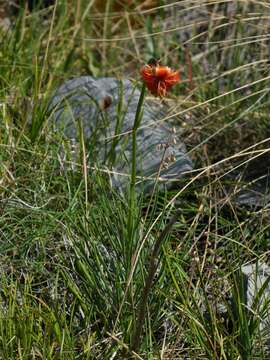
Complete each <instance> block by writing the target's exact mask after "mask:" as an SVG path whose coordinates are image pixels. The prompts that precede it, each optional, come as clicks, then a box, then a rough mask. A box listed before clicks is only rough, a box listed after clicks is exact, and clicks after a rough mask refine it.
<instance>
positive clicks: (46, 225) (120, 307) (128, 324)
mask: <svg viewBox="0 0 270 360" xmlns="http://www.w3.org/2000/svg"><path fill="white" fill-rule="evenodd" d="M107 3H108V5H107V6H106V7H105V8H103V7H102V4H101V3H100V2H98V1H91V2H88V1H84V0H81V1H77V2H75V3H74V2H71V1H61V0H58V1H56V2H55V5H52V6H50V7H48V8H40V7H37V8H36V9H34V10H33V11H32V12H30V11H28V9H27V7H24V8H21V9H20V11H19V12H18V14H17V15H16V16H14V17H11V26H10V28H9V29H2V28H1V29H0V39H1V44H2V46H1V51H0V65H1V66H0V84H1V87H0V103H1V104H0V105H1V106H0V160H1V161H0V174H1V177H0V189H1V191H0V214H1V216H0V259H1V267H0V269H1V287H0V358H2V359H114V358H115V359H121V358H135V359H136V358H137V359H188V358H192V359H256V358H257V359H267V358H269V346H268V345H267V341H268V340H269V339H268V330H269V325H268V324H267V325H266V326H265V327H262V326H261V318H264V317H265V314H266V313H267V311H268V305H269V304H268V299H264V300H263V301H262V304H261V301H260V299H263V291H260V290H258V291H257V297H255V298H254V301H253V304H252V306H251V308H250V306H249V305H248V304H247V301H246V300H247V299H246V298H245V291H244V282H245V279H244V277H243V274H242V272H241V271H240V269H241V267H242V266H243V265H244V264H246V263H249V262H250V263H254V262H258V261H262V262H266V263H267V260H268V248H269V225H268V217H269V211H268V204H267V201H266V200H265V202H262V204H261V206H259V207H246V206H243V205H239V203H237V202H236V201H235V194H234V193H233V192H234V191H232V190H231V189H232V186H234V190H235V191H237V189H238V190H239V189H240V190H241V186H242V184H243V186H244V185H246V181H244V180H245V179H240V180H239V178H237V177H236V176H234V174H236V173H237V172H238V171H239V170H241V171H243V170H244V169H246V171H248V174H251V173H252V171H253V167H252V164H253V161H254V160H256V159H257V160H258V161H259V162H258V163H257V164H258V165H257V166H258V167H259V166H261V165H262V164H261V163H260V160H261V159H265V160H264V161H265V163H267V161H268V160H267V159H268V152H269V146H268V145H269V126H268V106H269V86H268V82H269V74H268V70H269V60H268V59H269V46H268V42H267V41H268V32H269V24H268V18H269V6H268V4H267V3H266V2H263V1H260V2H259V1H252V2H234V1H229V2H225V3H224V2H206V3H204V4H201V2H200V1H196V0H194V1H188V2H187V1H178V2H170V1H169V2H162V1H153V4H151V5H150V8H147V7H146V5H145V4H142V2H134V5H133V6H132V7H131V6H129V5H128V3H125V2H124V4H122V5H121V4H120V5H119V3H120V2H117V1H108V2H107ZM187 54H190V57H191V59H192V77H193V79H192V84H191V83H190V77H189V75H188V71H189V70H190V69H189V67H188V62H187ZM153 56H155V57H160V58H161V61H162V62H163V63H164V64H167V63H168V64H169V65H171V64H173V65H174V67H175V64H181V66H182V72H181V76H182V82H181V84H180V85H178V86H177V87H176V89H175V90H174V91H173V92H172V99H171V100H166V102H167V103H168V107H169V110H168V111H170V112H171V113H172V114H178V117H177V119H179V120H176V124H175V127H176V131H177V134H180V133H181V138H182V139H183V140H184V142H185V144H186V145H187V150H188V154H189V156H190V157H191V158H192V160H193V162H194V167H195V170H194V172H192V173H191V174H190V175H189V178H188V179H186V180H185V182H183V183H182V184H178V185H177V186H176V187H174V189H172V190H167V191H166V192H163V193H162V192H158V190H156V192H155V193H154V194H153V196H151V197H143V198H138V199H137V200H136V202H133V206H135V205H136V209H134V213H130V219H132V236H130V231H128V223H127V214H128V212H129V211H130V209H129V206H128V200H127V198H125V197H123V196H122V195H119V193H117V192H116V191H115V189H112V188H111V187H110V184H109V181H108V178H107V177H106V176H104V174H102V173H101V172H100V171H98V169H94V168H93V166H92V164H90V163H89V164H88V163H85V162H84V161H85V158H86V156H85V148H84V145H85V143H86V145H87V146H89V148H90V149H91V146H94V145H93V144H87V139H81V141H78V144H77V146H78V151H79V153H80V154H81V155H82V156H81V158H80V157H79V158H78V159H77V162H75V161H74V157H73V155H72V149H71V148H70V145H69V143H68V141H67V139H66V138H65V136H64V134H63V133H62V132H61V131H60V130H59V131H55V130H54V129H53V126H51V125H52V124H51V122H52V120H51V118H50V114H48V112H47V106H48V102H49V99H50V95H51V94H52V93H53V91H54V90H55V89H56V88H57V87H58V86H59V85H60V84H62V83H63V81H65V80H66V79H69V78H72V77H76V76H81V75H91V76H113V77H120V78H136V79H138V63H141V64H143V63H144V62H145V61H146V60H148V59H149V58H150V57H153ZM147 96H148V94H147ZM119 109H120V110H119V111H120V112H121V106H120V105H119ZM119 117H121V114H119ZM63 148H65V149H66V150H67V151H66V158H65V159H63V158H62V157H61V152H62V149H63ZM86 148H87V147H86ZM85 166H86V167H88V170H89V171H87V173H86V172H85ZM249 169H251V170H250V171H249ZM242 180H243V181H242ZM248 181H252V179H251V178H248ZM134 204H135V205H134ZM172 219H173V221H172ZM130 221H131V220H130ZM168 224H170V226H169V227H168ZM151 269H152V274H151ZM149 273H150V275H151V276H149ZM267 286H268V280H267V282H266V283H265V285H264V288H267ZM139 309H140V311H139ZM140 312H141V314H142V315H141V316H140V315H139V314H140ZM134 334H135V335H136V334H137V339H135V340H134ZM135 337H136V336H135Z"/></svg>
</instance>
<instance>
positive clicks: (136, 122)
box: [128, 83, 145, 239]
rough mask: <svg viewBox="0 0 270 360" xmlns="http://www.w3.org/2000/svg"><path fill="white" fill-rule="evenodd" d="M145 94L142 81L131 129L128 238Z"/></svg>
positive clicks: (132, 222) (134, 207)
mask: <svg viewBox="0 0 270 360" xmlns="http://www.w3.org/2000/svg"><path fill="white" fill-rule="evenodd" d="M144 96H145V84H144V83H143V85H142V89H141V94H140V98H139V101H138V106H137V109H136V114H135V119H134V124H133V129H132V159H131V166H132V167H131V180H130V190H129V211H128V235H129V239H133V234H134V221H133V219H134V214H135V211H136V193H135V185H136V168H137V167H136V153H137V130H138V128H139V127H140V124H141V120H142V115H143V103H144Z"/></svg>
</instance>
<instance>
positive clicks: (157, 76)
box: [141, 63, 180, 97]
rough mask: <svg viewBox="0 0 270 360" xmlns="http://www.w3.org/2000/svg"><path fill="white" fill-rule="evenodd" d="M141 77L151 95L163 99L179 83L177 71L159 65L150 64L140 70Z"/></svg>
mask: <svg viewBox="0 0 270 360" xmlns="http://www.w3.org/2000/svg"><path fill="white" fill-rule="evenodd" d="M141 77H142V79H143V81H144V82H145V84H146V86H147V88H148V89H149V90H150V91H151V93H152V94H153V95H156V96H160V97H164V96H166V94H167V91H169V90H170V89H171V87H172V86H174V85H175V84H177V83H178V82H179V81H180V74H179V71H175V70H172V69H171V68H170V67H168V66H162V65H160V64H159V63H156V64H155V63H151V64H148V65H144V66H143V67H142V68H141Z"/></svg>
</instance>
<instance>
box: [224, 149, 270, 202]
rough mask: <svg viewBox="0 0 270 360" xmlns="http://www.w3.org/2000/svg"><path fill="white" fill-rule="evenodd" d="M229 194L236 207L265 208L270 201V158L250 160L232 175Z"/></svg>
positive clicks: (260, 157)
mask: <svg viewBox="0 0 270 360" xmlns="http://www.w3.org/2000/svg"><path fill="white" fill-rule="evenodd" d="M231 180H232V181H233V183H234V184H235V185H234V186H230V190H229V191H230V193H232V194H233V199H234V201H235V202H236V203H237V204H238V205H245V206H249V207H254V206H255V207H263V206H264V207H265V206H268V205H269V201H270V156H269V154H264V155H262V156H259V157H257V158H255V159H252V160H251V161H249V162H248V163H247V164H245V165H244V166H242V167H241V169H240V171H239V170H238V171H236V172H234V173H233V174H232V176H231Z"/></svg>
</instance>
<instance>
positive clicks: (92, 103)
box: [49, 76, 192, 191]
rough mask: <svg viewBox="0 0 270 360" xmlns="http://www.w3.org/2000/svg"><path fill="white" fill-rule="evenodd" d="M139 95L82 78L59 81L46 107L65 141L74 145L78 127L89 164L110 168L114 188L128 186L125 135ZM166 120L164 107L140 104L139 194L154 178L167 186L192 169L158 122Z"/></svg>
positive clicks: (117, 84)
mask: <svg viewBox="0 0 270 360" xmlns="http://www.w3.org/2000/svg"><path fill="white" fill-rule="evenodd" d="M139 96H140V90H138V89H137V88H136V87H135V86H134V84H133V83H132V82H131V81H129V80H123V81H121V80H117V79H115V78H98V79H95V78H93V77H90V76H83V77H79V78H75V79H72V80H69V81H67V82H65V83H64V84H63V85H62V86H61V87H60V88H59V89H58V90H57V91H56V92H55V94H54V95H53V97H52V100H51V102H50V104H49V112H50V116H51V118H52V119H53V122H54V124H55V126H56V129H59V128H62V129H63V131H64V133H65V135H66V136H67V137H68V138H70V139H77V140H78V136H79V124H81V125H82V126H81V128H82V129H83V133H84V138H85V139H88V143H89V146H88V149H89V163H91V164H93V163H94V164H97V165H98V166H103V167H104V166H106V167H107V168H108V169H111V170H112V171H113V175H112V177H111V181H112V185H113V186H114V187H116V188H121V189H123V188H124V187H125V186H126V185H127V184H128V175H129V174H130V168H131V152H132V137H131V130H132V126H133V122H134V117H135V112H136V108H137V104H138V100H139ZM167 115H168V112H167V106H166V105H165V104H164V103H163V102H161V100H159V99H158V100H157V101H154V100H148V99H145V102H144V112H143V118H142V121H141V127H140V128H139V130H138V132H137V175H138V177H141V178H140V179H138V185H142V187H141V189H142V190H144V191H147V190H149V189H151V188H152V187H153V185H154V183H155V181H156V178H157V177H158V178H159V182H161V183H164V184H166V185H167V186H171V185H172V184H173V182H175V181H176V182H177V180H179V179H180V178H181V177H182V176H183V173H185V172H188V171H190V170H192V162H191V160H190V158H189V157H188V156H187V155H186V152H185V146H184V144H183V143H182V142H181V141H180V139H179V136H178V135H177V133H176V132H175V130H174V127H173V125H172V123H171V121H172V119H170V120H164V119H165V118H166V116H167ZM174 120H175V119H174ZM178 123H179V122H178Z"/></svg>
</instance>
